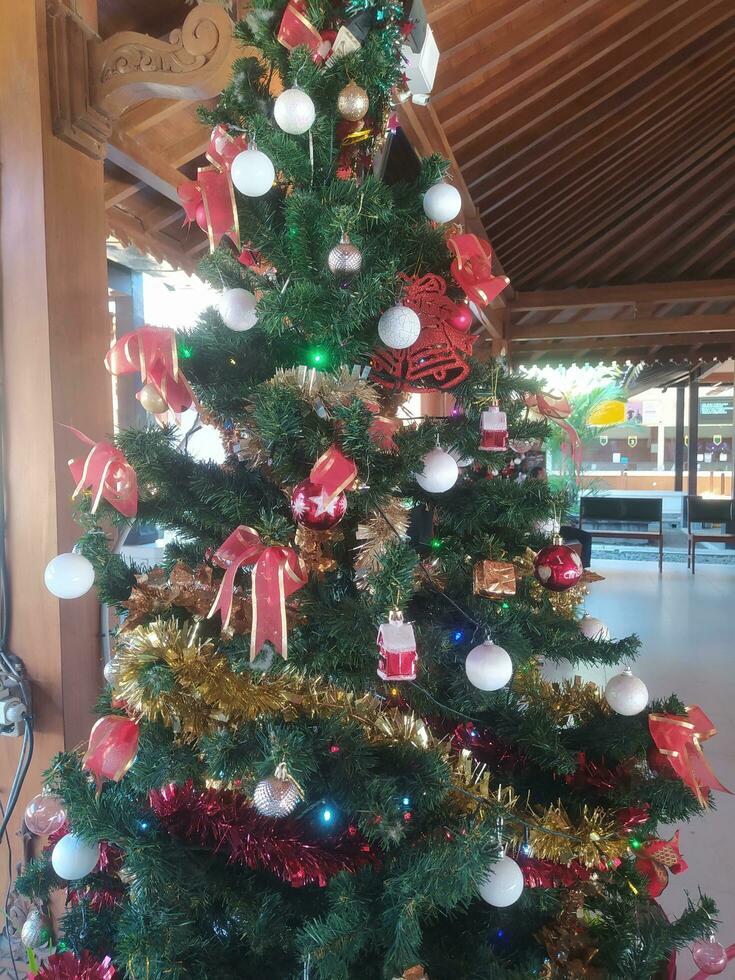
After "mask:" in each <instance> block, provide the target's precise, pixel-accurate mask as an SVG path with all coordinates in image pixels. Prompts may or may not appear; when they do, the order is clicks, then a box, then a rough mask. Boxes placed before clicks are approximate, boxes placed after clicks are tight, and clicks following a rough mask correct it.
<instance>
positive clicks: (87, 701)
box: [0, 0, 112, 888]
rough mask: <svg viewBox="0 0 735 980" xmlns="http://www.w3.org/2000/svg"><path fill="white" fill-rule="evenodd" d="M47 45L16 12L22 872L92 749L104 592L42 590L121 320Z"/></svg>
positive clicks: (10, 153) (12, 749)
mask: <svg viewBox="0 0 735 980" xmlns="http://www.w3.org/2000/svg"><path fill="white" fill-rule="evenodd" d="M95 7H96V5H95V4H94V3H92V2H91V0H87V2H85V4H84V6H82V5H81V4H77V5H76V10H77V13H79V14H82V15H86V16H88V17H90V18H92V17H93V16H94V15H95ZM90 26H91V27H93V28H94V27H96V24H95V23H91V24H90ZM46 47H47V38H46V3H45V2H44V0H24V2H19V3H11V4H8V5H6V8H5V9H4V12H3V26H2V30H1V31H0V59H2V61H3V63H4V64H5V65H6V66H7V71H6V72H5V77H4V81H3V85H2V86H0V164H1V169H0V192H1V201H0V248H1V251H0V262H1V265H0V277H1V278H0V294H1V296H2V334H3V336H2V342H3V366H2V369H3V376H4V377H3V381H4V402H5V403H4V405H3V425H4V435H5V440H6V457H5V467H6V472H5V473H4V474H3V476H4V478H5V482H6V489H7V507H8V527H7V540H6V550H7V559H8V566H9V571H10V589H11V619H12V626H11V637H10V650H11V651H12V652H13V653H15V654H16V655H18V656H19V657H21V658H22V659H23V661H24V663H25V666H26V669H27V671H28V674H29V679H30V683H31V690H32V697H33V715H34V719H35V729H36V752H35V757H34V760H33V764H32V766H31V769H30V771H29V773H28V777H27V780H26V784H25V787H24V790H23V794H22V796H21V799H20V804H19V807H18V809H17V810H16V812H15V814H14V816H13V819H12V822H11V824H10V826H9V832H10V837H11V841H13V845H14V857H15V860H16V861H17V860H18V859H19V857H20V844H19V838H18V831H19V828H20V825H21V819H22V814H23V809H24V807H25V803H26V801H27V800H28V798H29V797H30V796H32V795H34V794H35V793H36V792H38V790H39V788H40V785H41V773H42V772H43V770H44V769H45V768H46V767H47V766H48V763H49V760H50V759H51V757H52V756H53V755H54V753H56V752H58V751H60V750H62V749H71V748H73V747H74V746H75V745H77V744H78V743H79V742H81V741H82V740H83V739H86V736H87V735H88V733H89V729H90V725H91V722H92V713H91V711H92V707H93V703H94V700H95V697H96V695H97V693H98V691H99V688H100V683H101V667H100V653H99V608H98V604H97V601H96V598H95V596H94V594H93V593H90V594H89V595H87V596H85V597H84V598H82V599H77V600H67V601H65V602H59V600H57V599H55V598H54V597H53V596H51V595H50V594H49V593H48V592H47V591H46V589H45V588H44V585H43V570H44V567H45V565H46V563H47V562H48V561H49V559H50V558H52V557H53V556H54V555H56V554H57V553H59V552H62V551H69V550H70V549H71V548H72V546H73V545H74V542H75V540H76V539H77V537H78V534H79V530H78V528H77V526H76V524H75V522H74V520H73V516H72V508H71V504H70V495H71V490H72V483H71V477H70V474H69V471H68V468H67V461H68V459H69V458H70V457H71V456H72V455H78V454H80V453H83V452H84V447H83V446H82V445H81V444H80V443H79V442H78V441H77V440H76V439H75V438H74V437H73V436H72V435H71V433H69V432H68V431H67V430H66V429H64V428H62V427H61V425H60V424H59V423H67V424H69V425H73V426H76V427H77V428H79V429H81V430H82V431H83V432H86V433H87V434H88V435H89V436H91V437H93V438H95V439H100V438H103V437H105V436H107V435H109V433H110V432H111V429H112V418H111V398H110V384H109V378H108V375H107V372H106V371H105V369H104V367H103V357H104V354H105V351H106V349H107V347H108V344H109V332H110V320H109V315H108V310H107V270H106V257H105V217H104V195H103V174H102V161H101V160H93V159H90V158H89V157H88V156H85V155H83V154H82V153H81V152H79V150H77V149H74V148H73V147H71V146H69V145H68V144H66V143H63V142H61V140H59V139H58V138H57V137H55V136H54V135H53V134H52V131H51V110H50V98H49V80H48V59H47V50H46ZM19 748H20V740H18V739H12V738H0V794H2V796H3V798H4V799H7V793H8V787H9V783H10V780H11V778H12V775H13V772H14V770H15V766H16V762H17V757H18V750H19ZM3 873H5V868H4V867H3ZM2 887H3V888H4V887H5V886H4V885H3V886H2Z"/></svg>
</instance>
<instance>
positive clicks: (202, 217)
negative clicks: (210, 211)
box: [194, 204, 207, 231]
mask: <svg viewBox="0 0 735 980" xmlns="http://www.w3.org/2000/svg"><path fill="white" fill-rule="evenodd" d="M194 220H195V221H196V223H197V224H198V225H199V227H200V228H201V229H202V231H207V211H206V208H205V207H204V205H203V204H200V205H199V207H198V208H197V209H196V213H195V214H194Z"/></svg>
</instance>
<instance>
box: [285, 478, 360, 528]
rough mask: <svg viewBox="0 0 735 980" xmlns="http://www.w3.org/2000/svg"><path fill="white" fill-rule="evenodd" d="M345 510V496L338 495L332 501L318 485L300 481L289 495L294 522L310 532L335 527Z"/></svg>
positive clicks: (311, 481) (310, 481)
mask: <svg viewBox="0 0 735 980" xmlns="http://www.w3.org/2000/svg"><path fill="white" fill-rule="evenodd" d="M346 510H347V496H346V494H344V493H340V494H338V495H337V496H336V497H334V498H333V499H332V500H330V499H329V494H328V493H327V491H326V490H325V488H324V487H323V486H322V485H321V484H320V483H314V481H313V480H302V481H301V483H298V484H296V486H295V487H294V489H293V493H292V494H291V513H292V514H293V517H294V520H295V521H296V522H297V523H298V524H301V525H302V526H303V527H307V528H309V530H310V531H329V530H330V529H331V528H333V527H336V526H337V525H338V524H339V522H340V521H341V520H342V518H343V517H344V516H345V511H346Z"/></svg>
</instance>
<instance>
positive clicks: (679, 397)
mask: <svg viewBox="0 0 735 980" xmlns="http://www.w3.org/2000/svg"><path fill="white" fill-rule="evenodd" d="M674 490H679V491H680V492H681V491H683V490H684V387H683V386H682V385H679V387H678V388H677V389H676V431H675V435H674Z"/></svg>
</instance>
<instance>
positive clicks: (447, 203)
mask: <svg viewBox="0 0 735 980" xmlns="http://www.w3.org/2000/svg"><path fill="white" fill-rule="evenodd" d="M461 210H462V196H461V195H460V193H459V191H458V190H457V188H456V187H453V186H452V185H451V184H445V183H443V182H442V183H440V184H434V186H433V187H430V188H429V189H428V191H427V192H426V193H425V194H424V214H425V215H426V217H427V218H428V219H429V220H430V221H438V222H440V223H444V222H445V221H453V220H454V218H456V217H457V215H458V214H459V212H460V211H461Z"/></svg>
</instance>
